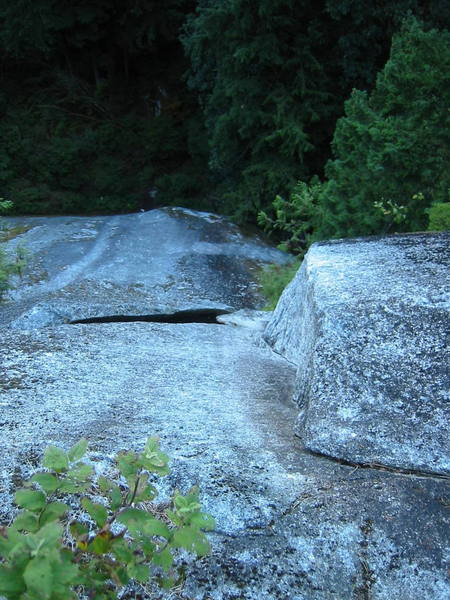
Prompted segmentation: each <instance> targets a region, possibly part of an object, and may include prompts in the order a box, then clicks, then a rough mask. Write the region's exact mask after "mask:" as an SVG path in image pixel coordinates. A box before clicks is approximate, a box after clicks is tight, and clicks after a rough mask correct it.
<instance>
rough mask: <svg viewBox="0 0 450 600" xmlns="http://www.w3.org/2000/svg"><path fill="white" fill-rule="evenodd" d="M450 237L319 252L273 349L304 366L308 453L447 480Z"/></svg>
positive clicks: (299, 388)
mask: <svg viewBox="0 0 450 600" xmlns="http://www.w3.org/2000/svg"><path fill="white" fill-rule="evenodd" d="M449 242H450V235H449V234H448V233H443V234H411V235H402V236H392V237H386V238H381V239H375V238H374V239H370V238H367V239H357V240H340V241H336V242H325V243H319V244H314V245H313V246H312V247H311V249H310V250H309V252H308V253H307V255H306V258H305V260H304V262H303V265H302V267H301V268H300V270H299V272H298V274H297V276H296V278H295V279H294V280H293V281H292V282H291V284H290V286H289V287H288V288H287V289H286V290H285V292H284V294H283V296H282V298H281V299H280V302H279V304H278V307H277V309H276V311H275V313H274V317H273V319H272V321H271V323H270V324H269V326H268V327H267V329H266V331H265V334H264V335H265V339H266V340H267V341H268V342H269V344H270V345H271V346H272V347H273V348H274V350H275V351H277V352H278V353H280V354H281V355H283V356H285V357H286V358H287V359H289V360H290V361H291V362H293V363H295V364H296V365H298V370H297V382H296V401H297V403H298V405H299V408H300V414H299V417H298V422H297V433H298V435H299V436H300V437H301V439H302V442H303V443H304V445H305V447H306V448H307V449H309V450H312V451H314V452H318V453H322V454H326V455H329V456H332V457H335V458H338V459H344V460H347V461H350V462H354V463H361V464H366V465H367V464H368V465H370V464H381V465H386V466H390V467H396V468H402V469H407V470H415V471H426V472H432V473H436V474H447V475H448V474H449V472H450V405H449V394H448V391H449V370H448V367H449V364H450V361H449V351H448V332H449V308H450V294H449V288H450V286H449V271H448V267H449V262H450V261H449Z"/></svg>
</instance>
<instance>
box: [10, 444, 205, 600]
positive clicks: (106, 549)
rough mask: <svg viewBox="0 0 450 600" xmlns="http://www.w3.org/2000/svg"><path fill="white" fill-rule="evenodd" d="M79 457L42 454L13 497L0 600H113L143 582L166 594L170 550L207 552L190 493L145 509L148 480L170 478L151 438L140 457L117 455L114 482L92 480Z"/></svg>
mask: <svg viewBox="0 0 450 600" xmlns="http://www.w3.org/2000/svg"><path fill="white" fill-rule="evenodd" d="M86 450H87V441H86V440H80V441H79V442H78V443H77V444H75V445H74V446H73V447H72V448H71V449H70V450H69V451H68V452H67V453H66V452H64V451H63V450H61V449H59V448H57V447H55V446H49V447H48V448H47V450H46V452H45V455H44V460H43V467H44V468H45V470H44V471H41V472H38V473H36V474H34V475H33V477H32V478H31V480H30V482H28V484H27V485H26V487H25V488H23V489H20V490H18V491H17V492H16V495H15V500H16V504H17V505H18V506H19V507H20V508H22V510H21V512H19V514H18V515H17V516H16V518H15V520H14V522H13V523H12V525H11V526H9V527H5V528H2V529H0V595H2V596H4V597H5V598H7V599H8V600H19V599H25V598H26V599H27V600H70V599H74V600H75V599H76V598H78V597H89V598H91V599H92V600H108V599H111V600H112V599H115V598H118V597H122V596H121V595H120V594H119V592H121V591H123V589H124V587H125V586H126V585H127V584H128V583H129V582H130V581H132V580H134V581H137V582H140V583H142V584H146V583H147V582H148V581H149V579H150V578H152V580H153V581H155V582H157V583H159V584H160V585H162V586H163V587H172V586H173V585H174V584H175V583H176V582H178V581H179V577H180V576H181V573H179V572H178V568H177V567H176V566H175V565H174V558H175V556H176V554H177V551H178V549H180V548H181V549H184V550H187V551H188V552H192V553H194V554H195V555H196V556H198V557H200V556H204V555H205V554H207V553H208V552H209V549H210V547H209V543H208V540H207V539H206V536H205V534H204V533H203V531H210V530H211V529H213V528H214V519H213V518H212V517H211V516H210V515H208V514H206V513H203V512H201V507H200V503H199V498H198V489H196V488H192V490H190V492H189V493H188V494H187V495H186V496H182V495H181V494H180V493H179V492H178V491H175V494H174V496H173V500H172V504H171V507H170V508H161V507H157V506H156V505H155V504H154V500H155V498H156V496H157V493H158V491H157V489H156V488H155V487H154V485H153V483H152V481H153V478H154V476H164V475H167V473H168V472H169V468H168V460H169V459H168V457H167V455H166V454H164V453H163V452H161V450H160V448H159V442H158V439H157V438H149V439H148V441H147V443H146V445H145V448H144V450H143V451H142V452H141V453H135V452H120V453H119V454H118V455H117V457H116V465H117V481H115V480H114V478H112V479H109V478H107V477H105V476H103V475H102V476H98V477H96V476H95V474H94V469H93V467H92V465H91V464H89V463H87V462H84V461H83V460H82V459H83V457H84V456H85V453H86ZM125 482H126V483H125ZM82 494H83V497H82V498H81V500H80V498H79V496H80V495H82ZM63 499H64V500H67V501H68V502H69V503H67V502H63V501H62V500H63ZM75 506H76V508H75ZM67 515H69V517H70V522H68V517H67Z"/></svg>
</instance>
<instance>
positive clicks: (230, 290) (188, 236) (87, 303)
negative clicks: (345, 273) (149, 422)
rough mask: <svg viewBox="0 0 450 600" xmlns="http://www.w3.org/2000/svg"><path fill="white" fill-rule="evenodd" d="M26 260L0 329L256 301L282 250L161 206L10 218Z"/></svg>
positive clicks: (282, 258)
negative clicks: (263, 273)
mask: <svg viewBox="0 0 450 600" xmlns="http://www.w3.org/2000/svg"><path fill="white" fill-rule="evenodd" d="M7 222H8V223H9V224H10V226H14V227H15V228H16V229H17V230H18V231H21V230H23V233H22V234H21V235H18V236H17V237H16V238H15V239H13V240H11V241H10V242H9V243H8V245H7V247H8V249H9V251H11V252H13V251H14V249H15V248H16V247H17V246H24V247H25V248H26V249H27V250H28V252H29V255H30V262H29V264H28V267H27V269H26V271H25V273H24V277H23V278H22V279H21V280H18V281H16V282H15V283H16V284H17V289H16V290H15V291H14V292H12V293H11V294H10V299H11V300H13V302H9V303H6V304H5V305H4V306H3V307H2V309H1V310H2V318H1V319H0V321H1V323H2V324H3V325H6V324H7V325H8V326H10V327H14V328H19V329H26V328H30V327H31V328H32V327H46V326H50V325H58V324H62V323H69V322H72V321H81V320H84V319H94V318H98V317H107V316H109V317H118V316H124V317H134V316H145V315H152V314H157V313H164V314H173V313H175V312H178V311H183V310H184V311H187V310H202V309H205V308H206V309H217V310H219V311H222V312H229V311H230V310H237V309H241V308H256V307H259V306H260V305H261V304H262V302H263V300H262V298H261V296H260V295H259V293H258V285H257V283H256V272H257V270H258V268H260V267H261V266H262V265H264V264H267V263H273V262H275V263H284V262H286V261H288V260H289V257H288V255H286V254H284V253H283V252H280V251H279V250H277V249H276V248H273V247H271V246H269V245H268V244H267V243H265V242H263V241H262V240H261V239H259V238H257V237H256V236H252V237H251V236H246V235H244V234H243V233H242V232H241V231H240V230H239V228H238V227H236V226H235V225H233V224H232V223H231V222H230V221H229V220H227V219H225V218H223V217H219V216H217V215H213V214H210V213H201V212H196V211H191V210H186V209H181V208H165V209H158V210H151V211H148V212H142V213H138V214H131V215H118V216H114V217H18V218H14V219H13V218H8V219H7Z"/></svg>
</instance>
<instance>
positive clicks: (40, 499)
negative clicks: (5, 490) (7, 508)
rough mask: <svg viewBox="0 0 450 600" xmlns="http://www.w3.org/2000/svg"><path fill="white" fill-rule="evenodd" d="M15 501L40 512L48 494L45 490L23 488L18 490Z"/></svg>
mask: <svg viewBox="0 0 450 600" xmlns="http://www.w3.org/2000/svg"><path fill="white" fill-rule="evenodd" d="M15 501H16V504H17V505H18V506H21V507H22V508H27V509H28V510H31V511H33V512H40V511H41V510H42V509H43V508H44V506H45V503H46V496H45V494H44V493H43V492H36V491H34V490H25V489H22V490H17V492H16V494H15Z"/></svg>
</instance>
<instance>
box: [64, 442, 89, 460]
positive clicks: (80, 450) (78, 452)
mask: <svg viewBox="0 0 450 600" xmlns="http://www.w3.org/2000/svg"><path fill="white" fill-rule="evenodd" d="M87 447H88V441H87V440H86V439H85V438H83V439H81V440H80V441H79V442H77V443H76V444H75V445H74V446H72V448H71V449H70V450H69V452H68V453H67V457H68V459H69V460H70V462H76V461H78V460H80V459H81V458H83V456H84V455H85V454H86V450H87Z"/></svg>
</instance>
